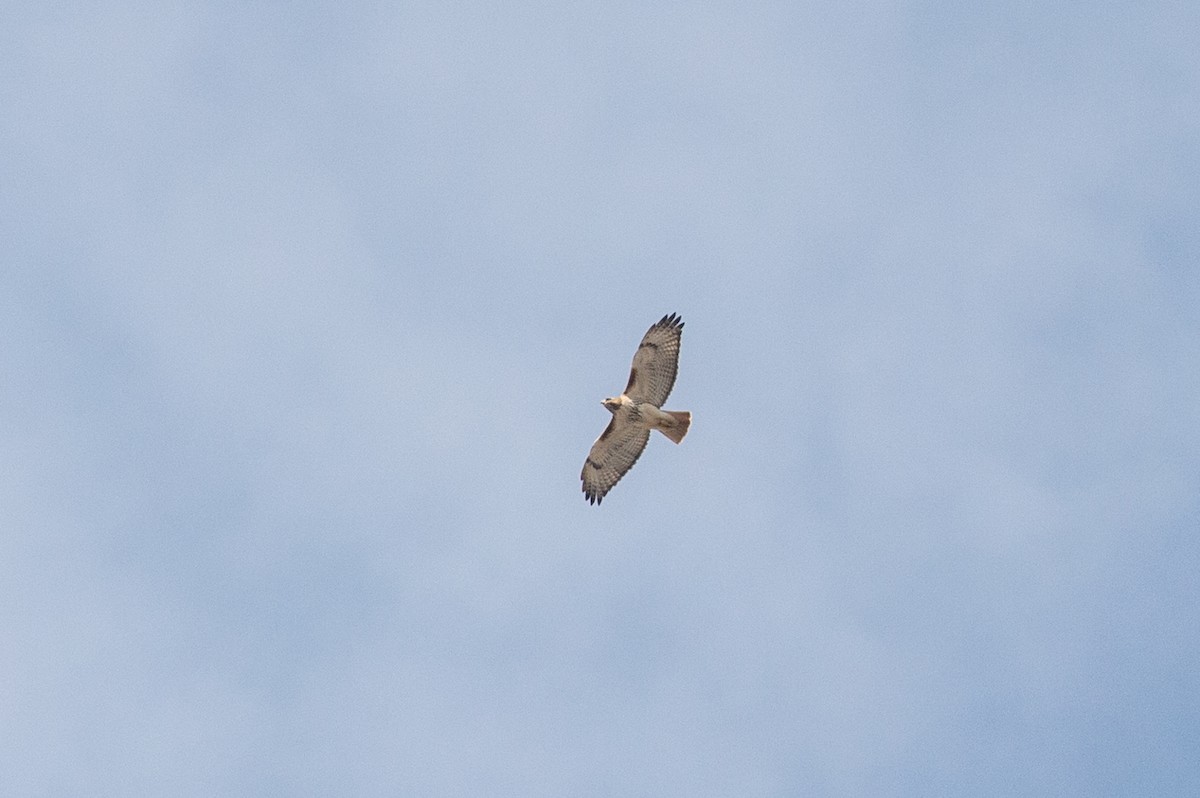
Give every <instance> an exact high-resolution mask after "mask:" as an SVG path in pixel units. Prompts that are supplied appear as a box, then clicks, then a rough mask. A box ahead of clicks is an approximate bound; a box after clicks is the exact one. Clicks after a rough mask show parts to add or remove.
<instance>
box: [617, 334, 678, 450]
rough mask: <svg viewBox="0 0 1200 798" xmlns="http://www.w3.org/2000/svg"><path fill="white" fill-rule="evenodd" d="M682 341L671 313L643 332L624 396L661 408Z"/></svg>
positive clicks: (675, 366) (673, 376)
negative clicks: (644, 333)
mask: <svg viewBox="0 0 1200 798" xmlns="http://www.w3.org/2000/svg"><path fill="white" fill-rule="evenodd" d="M682 337H683V320H682V319H680V318H679V316H678V315H676V314H674V313H672V314H671V315H670V316H663V317H662V318H661V319H659V321H658V323H656V324H655V325H654V326H653V327H651V328H650V329H649V330H647V331H646V335H645V336H644V337H643V338H642V343H641V344H639V345H638V350H637V352H636V353H635V354H634V356H633V368H632V369H630V371H629V384H628V385H627V386H625V395H626V396H628V397H629V398H630V399H632V400H633V401H635V402H649V403H650V404H652V405H654V406H655V407H662V406H663V402H665V401H667V397H668V396H670V394H671V389H672V388H673V387H675V374H676V372H677V371H678V370H679V341H680V339H681V338H682ZM631 465H632V464H631Z"/></svg>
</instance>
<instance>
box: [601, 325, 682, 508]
mask: <svg viewBox="0 0 1200 798" xmlns="http://www.w3.org/2000/svg"><path fill="white" fill-rule="evenodd" d="M682 336H683V320H682V319H680V318H679V316H678V315H677V314H675V313H672V314H671V315H669V316H663V317H662V318H661V319H659V321H658V323H657V324H655V325H653V326H652V327H651V328H650V329H649V330H647V331H646V335H645V336H644V337H643V338H642V342H641V343H640V344H639V345H638V349H637V352H636V353H634V356H633V368H631V369H630V370H629V384H628V385H626V386H625V392H624V393H622V394H621V395H620V396H617V397H615V398H614V397H609V398H608V399H605V400H604V402H603V403H602V404H603V405H604V406H605V407H606V408H607V409H608V412H610V413H612V421H610V422H608V427H607V428H605V430H604V432H602V433H600V437H599V438H597V439H596V442H595V443H594V444H592V450H591V451H590V452H588V456H587V460H586V461H584V464H583V473H582V474H580V475H579V478H580V479H582V480H583V495H584V496H585V497H586V498H587V500H588V502H589V503H590V504H599V503H600V501H601V500H602V499H603V498H604V496H605V494H607V493H608V492H609V491H610V490H612V487H613V485H616V484H617V482H618V481H620V479H621V477H623V476H625V472H626V471H628V470H629V469H631V468H633V464H634V463H636V462H637V459H638V458H639V457H640V456H641V454H642V450H643V449H645V448H646V443H647V442H648V441H649V440H650V430H652V429H656V430H658V431H659V432H661V433H662V434H663V435H666V436H667V437H668V438H670V439H671V440H673V441H675V443H679V442H680V441H682V440H683V436H684V435H687V431H688V427H690V426H691V425H692V414H691V413H688V412H687V411H680V410H663V409H662V405H663V402H665V401H667V397H668V396H669V395H670V394H671V388H672V387H673V386H674V385H675V373H676V371H678V370H679V341H680V338H682Z"/></svg>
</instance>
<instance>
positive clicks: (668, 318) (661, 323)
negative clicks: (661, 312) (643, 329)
mask: <svg viewBox="0 0 1200 798" xmlns="http://www.w3.org/2000/svg"><path fill="white" fill-rule="evenodd" d="M654 326H655V327H678V328H680V329H683V318H682V317H681V316H680V315H679V314H678V313H668V314H667V315H665V316H663V317H662V318H661V319H659V320H658V324H655V325H654Z"/></svg>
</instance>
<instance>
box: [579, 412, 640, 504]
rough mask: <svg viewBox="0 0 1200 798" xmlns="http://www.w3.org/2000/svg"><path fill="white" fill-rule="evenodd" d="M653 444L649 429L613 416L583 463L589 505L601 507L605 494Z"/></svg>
mask: <svg viewBox="0 0 1200 798" xmlns="http://www.w3.org/2000/svg"><path fill="white" fill-rule="evenodd" d="M648 440H650V428H649V427H646V426H642V425H640V424H631V423H629V422H628V421H626V422H623V423H622V422H618V421H617V416H613V419H612V421H610V422H609V423H608V426H607V427H606V428H605V430H604V432H602V433H601V434H600V437H599V438H597V439H596V442H595V443H594V444H592V450H591V451H590V452H588V456H587V460H585V461H584V463H583V473H581V474H580V475H579V478H580V479H582V480H583V495H584V496H586V497H587V500H588V502H589V503H590V504H599V503H600V500H601V499H603V498H604V494H606V493H608V492H609V491H610V490H612V486H613V485H616V484H617V482H619V481H620V479H621V477H623V476H625V472H627V471H628V470H629V469H631V468H633V464H634V463H636V462H637V459H638V458H639V457H641V455H642V451H643V450H644V449H645V448H646V442H647V441H648Z"/></svg>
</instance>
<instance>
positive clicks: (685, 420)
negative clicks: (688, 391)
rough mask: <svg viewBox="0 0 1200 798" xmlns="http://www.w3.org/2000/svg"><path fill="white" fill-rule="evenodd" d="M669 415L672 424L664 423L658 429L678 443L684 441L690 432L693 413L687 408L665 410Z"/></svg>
mask: <svg viewBox="0 0 1200 798" xmlns="http://www.w3.org/2000/svg"><path fill="white" fill-rule="evenodd" d="M663 412H665V413H666V414H667V415H668V416H670V417H671V423H670V426H667V425H666V424H664V425H663V426H661V427H659V428H658V431H659V432H661V433H662V434H663V435H666V436H667V437H668V438H670V439H671V440H673V441H675V442H676V443H680V442H682V441H683V436H684V435H687V434H688V428H689V427H691V426H692V414H691V413H689V412H688V411H686V410H665V411H663Z"/></svg>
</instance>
